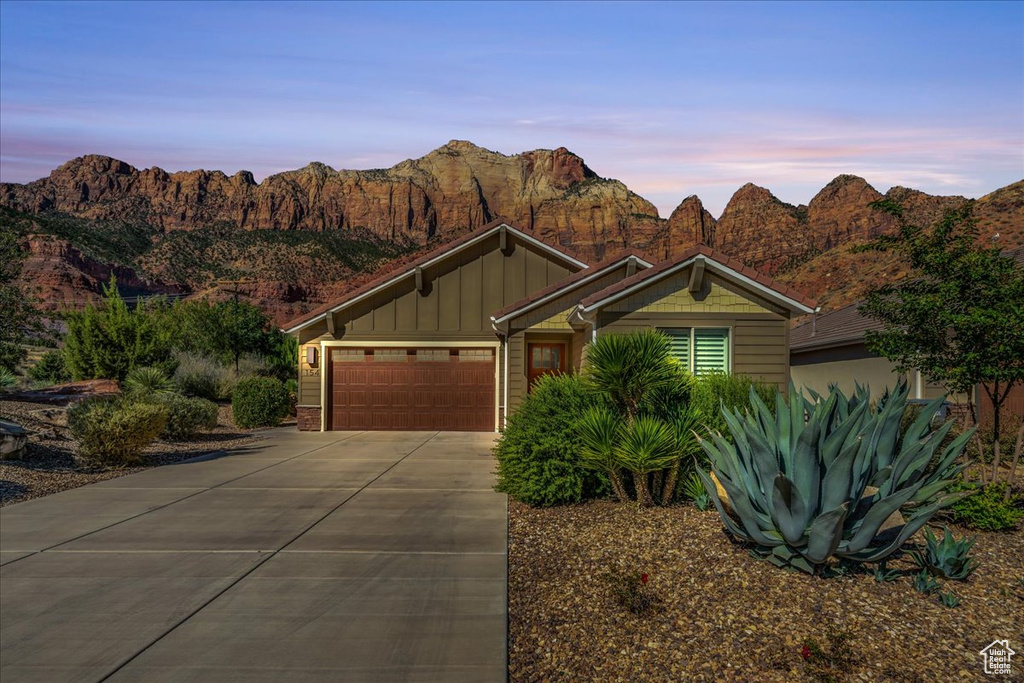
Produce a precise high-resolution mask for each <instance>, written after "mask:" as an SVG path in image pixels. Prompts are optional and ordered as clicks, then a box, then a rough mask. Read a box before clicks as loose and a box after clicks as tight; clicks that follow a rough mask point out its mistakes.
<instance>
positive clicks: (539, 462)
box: [494, 375, 608, 506]
mask: <svg viewBox="0 0 1024 683" xmlns="http://www.w3.org/2000/svg"><path fill="white" fill-rule="evenodd" d="M597 400H598V399H597V397H596V396H595V395H594V394H592V393H590V392H588V391H587V390H586V388H585V387H584V385H583V382H582V381H581V380H580V378H579V377H578V376H577V375H559V376H550V375H547V376H544V377H541V378H540V379H538V380H537V381H536V383H534V385H533V388H532V390H531V391H530V393H529V394H527V396H526V398H525V399H523V402H522V403H520V404H519V407H518V408H516V410H515V411H514V412H512V413H511V414H510V415H509V417H508V424H506V425H505V431H504V432H503V433H502V435H501V438H500V439H499V440H498V444H497V446H495V449H494V454H495V456H496V457H497V459H498V485H497V486H496V487H495V488H496V489H497V490H498V491H502V492H504V493H507V494H508V495H509V496H511V497H512V498H514V499H515V500H518V501H521V502H523V503H526V504H528V505H534V506H551V505H564V504H566V503H578V502H580V501H582V500H586V499H589V498H594V497H597V496H601V495H604V494H605V492H606V490H607V486H608V484H607V481H606V480H605V479H604V477H603V476H602V475H600V474H599V473H597V472H595V471H592V470H589V469H587V468H586V467H584V466H583V464H582V462H581V460H580V451H581V447H582V446H581V442H580V436H579V433H578V432H577V430H576V424H575V423H576V418H577V416H579V415H580V414H581V413H583V412H584V411H585V410H586V409H587V408H589V407H591V406H593V405H594V403H595V402H596V401H597Z"/></svg>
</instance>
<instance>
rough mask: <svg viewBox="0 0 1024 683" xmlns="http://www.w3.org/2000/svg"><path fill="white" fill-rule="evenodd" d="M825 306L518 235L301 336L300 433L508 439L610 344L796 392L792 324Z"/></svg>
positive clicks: (301, 327) (723, 272)
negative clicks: (652, 332)
mask: <svg viewBox="0 0 1024 683" xmlns="http://www.w3.org/2000/svg"><path fill="white" fill-rule="evenodd" d="M813 307H814V304H813V302H810V301H808V300H807V299H806V298H805V297H803V296H802V295H800V294H798V293H796V292H793V291H790V290H788V289H786V288H784V287H781V286H779V285H777V284H776V283H774V282H772V281H771V280H770V279H769V278H767V277H765V276H763V275H760V274H758V273H756V272H755V271H753V270H751V269H749V268H747V267H745V266H743V265H742V264H739V263H737V262H735V261H732V260H731V259H728V258H726V257H724V256H722V255H720V254H717V253H715V252H713V251H711V250H709V249H707V248H706V247H695V248H693V249H691V250H689V251H688V252H686V253H685V254H683V255H682V256H681V257H679V258H676V259H673V260H670V261H665V262H662V263H658V264H652V263H649V262H647V261H646V260H644V258H643V257H642V255H640V254H638V253H633V252H625V253H622V254H619V255H617V256H615V257H613V258H610V259H608V260H606V261H604V262H602V263H598V264H587V263H584V262H582V261H580V260H578V259H576V258H575V257H573V256H571V255H570V254H568V253H566V252H565V251H564V250H563V249H562V248H560V247H558V246H556V245H552V244H549V243H547V242H545V241H543V240H541V239H538V238H537V237H536V236H534V235H532V234H529V233H527V232H525V231H522V230H519V229H516V228H514V227H512V226H511V225H508V224H507V223H504V222H500V221H498V222H495V223H492V224H489V225H487V226H484V227H483V228H481V229H479V230H477V231H475V232H473V233H470V234H469V235H466V236H464V237H462V238H460V239H458V240H455V241H454V242H450V243H448V244H446V245H444V246H443V247H441V248H439V249H438V250H436V251H434V252H431V253H430V254H427V255H426V256H424V257H422V258H420V259H418V260H417V261H414V262H413V263H411V264H409V265H407V266H405V267H403V268H401V269H399V270H397V271H395V272H394V273H391V274H388V275H386V276H384V277H381V278H379V279H377V280H375V281H373V282H370V283H369V284H367V285H365V286H363V287H361V288H359V289H357V290H355V291H354V292H351V293H350V294H349V295H348V296H346V297H345V298H344V299H342V300H341V301H338V302H335V303H333V304H331V305H329V306H325V307H323V308H321V309H318V310H317V311H314V312H312V313H310V314H309V315H306V316H304V317H302V318H300V319H298V320H296V321H294V322H292V323H291V324H289V325H288V326H287V327H286V328H285V331H286V332H288V333H290V334H294V335H296V336H297V337H298V341H299V397H298V403H299V407H298V414H299V429H303V430H374V429H379V430H417V429H422V430H455V431H495V430H497V429H500V427H501V426H502V425H503V424H504V419H505V415H506V414H507V412H508V411H510V410H512V409H514V408H515V406H516V405H518V404H519V402H521V401H522V400H523V397H524V396H525V395H526V393H527V392H528V391H529V387H530V385H531V383H532V382H533V381H534V380H535V379H536V378H537V377H539V376H541V375H543V374H547V373H551V372H566V371H572V370H578V369H579V368H580V366H581V363H582V362H583V358H584V357H585V353H586V351H585V348H586V344H587V343H588V342H589V341H590V340H592V339H594V338H595V336H596V335H598V334H609V333H616V332H624V331H628V330H633V329H643V328H657V329H661V330H663V331H665V332H666V333H667V334H669V335H670V337H671V339H672V348H673V352H674V353H675V354H676V355H677V357H678V358H680V360H682V361H683V362H685V363H686V364H687V366H688V367H690V369H691V370H692V371H693V372H696V373H701V372H706V371H711V370H724V371H727V372H736V373H742V374H746V375H750V376H753V377H756V378H761V379H763V380H765V381H769V382H775V383H778V384H780V385H784V384H786V383H787V382H788V381H789V352H788V341H789V320H790V317H791V316H792V315H794V314H803V313H809V312H811V311H812V310H813Z"/></svg>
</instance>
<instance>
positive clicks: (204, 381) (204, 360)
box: [174, 353, 233, 401]
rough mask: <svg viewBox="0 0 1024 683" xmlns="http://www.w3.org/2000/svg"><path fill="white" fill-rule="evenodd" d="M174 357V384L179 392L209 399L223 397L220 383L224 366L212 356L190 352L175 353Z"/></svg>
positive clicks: (224, 371)
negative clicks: (176, 363) (175, 366)
mask: <svg viewBox="0 0 1024 683" xmlns="http://www.w3.org/2000/svg"><path fill="white" fill-rule="evenodd" d="M174 358H175V360H177V361H178V369H177V370H175V371H174V384H175V386H176V387H177V388H178V391H179V392H181V393H182V394H184V395H185V396H195V397H197V398H205V399H207V400H210V401H216V400H218V399H221V398H223V396H222V393H221V383H222V377H223V376H224V375H225V374H226V373H227V372H228V371H227V369H226V368H224V367H221V365H220V364H219V363H218V362H217V361H215V360H213V359H212V358H208V357H206V356H200V355H196V354H191V353H176V354H175V355H174ZM232 374H233V373H232Z"/></svg>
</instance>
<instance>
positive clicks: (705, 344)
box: [693, 327, 729, 375]
mask: <svg viewBox="0 0 1024 683" xmlns="http://www.w3.org/2000/svg"><path fill="white" fill-rule="evenodd" d="M708 372H729V328H726V327H723V328H710V327H698V328H695V329H694V330H693V374H695V375H702V374H705V373H708Z"/></svg>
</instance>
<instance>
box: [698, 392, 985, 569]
mask: <svg viewBox="0 0 1024 683" xmlns="http://www.w3.org/2000/svg"><path fill="white" fill-rule="evenodd" d="M908 391H909V389H908V387H907V385H906V383H901V384H900V386H898V387H897V388H896V390H895V391H893V392H891V393H889V394H887V395H886V396H884V397H882V398H881V399H879V401H878V403H877V407H875V406H873V404H872V402H871V400H870V395H869V394H868V393H867V391H866V390H861V391H858V392H857V393H856V394H855V395H854V396H853V397H852V398H847V397H846V396H845V395H843V393H842V392H841V391H839V390H838V389H833V391H832V392H831V394H830V395H829V396H828V398H827V399H820V400H818V401H817V402H813V401H810V400H808V399H806V398H805V397H804V396H803V395H802V394H800V393H798V392H797V391H796V389H794V388H792V387H791V388H790V394H789V402H788V405H787V403H786V402H785V401H784V400H783V397H782V395H781V394H779V395H778V396H777V397H776V410H775V415H774V416H773V415H772V414H771V412H770V411H769V410H768V408H767V407H766V406H765V405H764V404H763V403H762V402H761V401H760V399H758V398H757V397H756V395H754V392H753V390H752V391H751V402H752V403H754V410H753V412H751V413H748V414H746V415H741V414H739V413H736V412H733V411H728V410H725V411H723V415H724V417H725V419H726V421H727V422H728V423H729V430H730V432H731V433H732V435H733V439H734V442H735V444H732V443H729V442H728V441H726V440H725V439H723V438H720V437H716V438H714V439H713V440H705V441H703V442H702V443H701V445H702V446H703V447H704V450H705V451H706V452H707V454H708V456H709V457H710V459H711V463H712V470H713V474H714V475H715V477H716V478H717V480H718V482H719V483H720V484H721V486H722V488H723V489H724V491H725V493H726V494H727V497H728V500H727V501H725V502H723V500H722V498H723V497H722V496H720V495H719V493H718V490H717V487H716V485H715V482H713V480H712V479H711V476H710V475H709V474H707V473H705V472H703V471H701V472H700V476H701V479H702V480H703V481H704V487H705V489H707V491H708V493H709V494H710V495H711V496H712V500H713V501H714V503H715V507H716V508H717V509H718V512H719V515H720V516H721V518H722V521H723V523H724V524H725V526H726V528H727V529H728V530H729V531H730V532H731V533H732V534H733V535H734V536H736V537H738V538H740V539H742V540H744V541H747V542H749V543H751V544H753V545H754V546H755V552H756V553H758V554H759V555H760V556H762V557H764V558H765V559H768V560H770V561H772V562H773V563H775V564H777V565H780V566H792V567H795V568H797V569H801V570H803V571H807V572H814V571H815V570H816V569H817V568H819V567H820V566H822V565H824V564H825V563H826V562H827V561H828V560H829V559H830V558H832V557H835V558H840V559H844V560H848V561H851V562H877V561H878V560H883V559H885V558H886V557H888V556H890V555H891V554H893V553H894V552H896V551H897V550H899V548H900V546H901V545H902V544H903V542H904V541H906V540H907V539H908V538H910V536H912V535H913V534H914V533H915V532H916V531H917V530H918V529H920V528H921V527H923V526H924V525H925V524H926V523H927V522H928V520H929V519H931V517H932V516H933V515H934V514H935V513H936V512H937V511H938V510H939V509H940V508H942V507H946V506H948V505H951V504H952V503H953V502H954V501H955V500H956V499H957V498H958V495H957V494H948V493H946V492H945V489H946V488H948V487H949V485H950V483H951V482H952V480H953V478H954V477H956V476H957V475H958V474H959V473H960V472H961V471H962V470H963V467H964V465H963V464H957V459H958V458H959V456H960V454H961V453H962V452H963V448H964V445H965V443H966V441H967V439H969V438H970V437H971V436H972V432H970V431H968V432H965V433H964V434H962V435H961V436H959V437H957V439H955V440H954V441H953V442H951V443H950V444H949V445H947V446H945V447H942V443H943V440H944V439H945V436H946V434H947V433H948V432H949V430H950V429H951V428H952V426H953V424H952V423H951V422H948V423H946V424H945V425H943V426H942V427H940V428H939V429H937V430H932V429H931V428H930V422H931V415H932V414H933V413H934V408H935V407H936V406H937V405H938V403H939V402H941V400H942V399H939V400H938V401H936V402H935V403H934V404H933V405H931V406H929V407H927V408H926V409H925V410H924V411H922V414H921V417H919V418H918V420H917V421H916V422H914V423H913V424H912V425H911V426H910V427H909V428H908V430H907V432H906V433H905V434H903V435H902V438H901V434H900V429H899V425H900V420H901V418H902V417H903V412H904V409H905V407H906V402H907V394H908ZM726 505H728V506H729V508H730V512H726ZM896 513H901V514H900V515H899V516H898V517H895V515H896ZM734 515H735V516H734ZM903 515H906V518H904V516H903ZM896 519H898V523H897V522H896V521H895V520H896ZM890 520H892V521H891V522H890V524H891V528H886V529H884V530H883V528H882V527H883V524H885V523H886V522H887V521H890ZM886 526H890V525H886Z"/></svg>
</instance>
